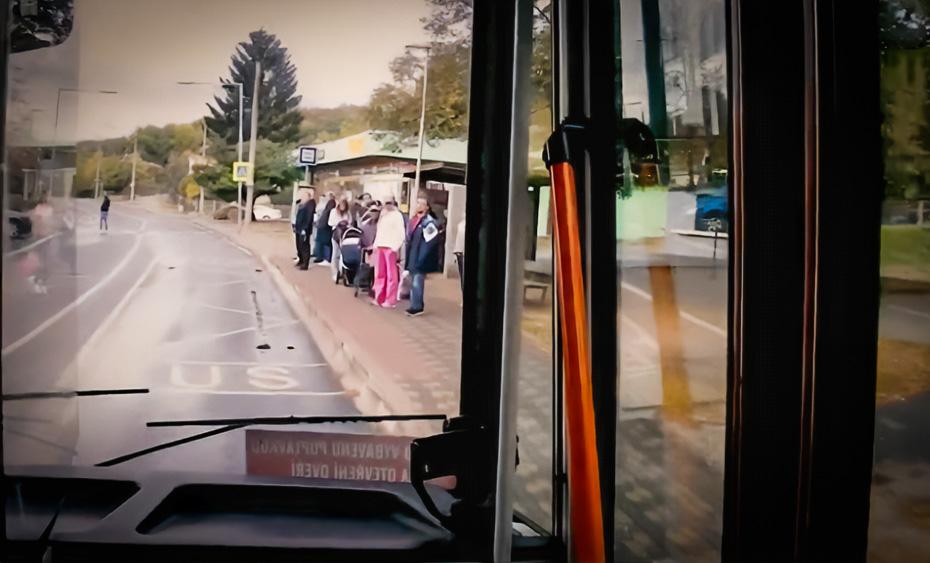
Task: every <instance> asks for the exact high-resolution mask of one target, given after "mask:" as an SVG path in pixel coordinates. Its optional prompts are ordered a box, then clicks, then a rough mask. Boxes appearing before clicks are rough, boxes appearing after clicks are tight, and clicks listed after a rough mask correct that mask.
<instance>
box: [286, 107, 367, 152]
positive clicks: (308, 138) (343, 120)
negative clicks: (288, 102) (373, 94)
mask: <svg viewBox="0 0 930 563" xmlns="http://www.w3.org/2000/svg"><path fill="white" fill-rule="evenodd" d="M300 113H301V114H302V115H303V123H302V124H301V126H300V144H302V145H304V144H312V143H325V142H326V141H332V140H334V139H340V138H342V137H348V136H349V135H355V134H356V133H361V132H362V131H365V130H366V129H369V128H370V126H369V125H368V108H367V107H366V106H353V105H341V106H339V107H335V108H309V109H302V110H300Z"/></svg>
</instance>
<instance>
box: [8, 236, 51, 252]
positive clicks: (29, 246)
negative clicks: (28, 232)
mask: <svg viewBox="0 0 930 563" xmlns="http://www.w3.org/2000/svg"><path fill="white" fill-rule="evenodd" d="M57 236H58V233H55V234H51V235H48V236H45V237H42V238H40V239H39V240H37V241H33V242H31V243H29V244H27V245H26V246H23V247H21V248H17V249H16V250H11V251H9V252H7V253H6V254H4V255H3V257H4V258H10V257H12V256H16V255H17V254H22V253H23V252H28V251H30V250H32V249H33V248H35V247H37V246H39V245H40V244H43V243H46V242H48V241H50V240H52V239H53V238H55V237H57Z"/></svg>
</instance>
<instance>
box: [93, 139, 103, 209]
mask: <svg viewBox="0 0 930 563" xmlns="http://www.w3.org/2000/svg"><path fill="white" fill-rule="evenodd" d="M102 159H103V154H102V153H101V152H100V149H97V175H96V176H95V177H94V199H97V198H99V197H100V161H101V160H102Z"/></svg>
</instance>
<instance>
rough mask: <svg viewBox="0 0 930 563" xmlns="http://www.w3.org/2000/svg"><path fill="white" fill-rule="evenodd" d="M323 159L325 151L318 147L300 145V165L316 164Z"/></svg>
mask: <svg viewBox="0 0 930 563" xmlns="http://www.w3.org/2000/svg"><path fill="white" fill-rule="evenodd" d="M322 159H323V151H321V150H319V149H318V148H316V147H300V148H299V149H297V164H299V165H300V166H315V165H316V163H317V162H319V161H320V160H322Z"/></svg>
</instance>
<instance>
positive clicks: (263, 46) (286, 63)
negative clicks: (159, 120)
mask: <svg viewBox="0 0 930 563" xmlns="http://www.w3.org/2000/svg"><path fill="white" fill-rule="evenodd" d="M231 59H232V62H231V64H230V66H229V78H221V79H220V80H221V82H222V83H223V84H230V85H231V84H233V83H236V82H238V83H240V84H243V95H244V96H245V102H244V107H243V110H244V113H245V116H244V120H243V124H242V131H243V133H242V135H243V139H244V140H245V141H246V142H248V140H249V137H250V136H251V131H250V119H249V114H250V112H251V99H252V91H253V89H254V84H255V61H256V60H258V61H261V63H262V75H261V84H260V87H259V96H260V97H259V101H258V104H259V113H258V136H259V138H262V139H268V140H270V141H273V142H276V143H296V142H297V141H298V139H299V138H300V123H301V120H302V116H301V115H300V112H299V111H297V105H298V104H299V103H300V96H298V95H296V92H297V67H295V66H294V64H293V63H292V62H291V56H290V55H289V54H288V52H287V48H285V47H283V46H282V45H281V41H280V40H279V39H278V38H277V37H276V36H274V35H273V34H270V33H268V32H266V31H265V30H264V29H260V30H258V31H253V32H252V33H250V34H249V41H243V42H241V43H239V45H238V46H237V47H236V52H235V53H233V55H232V57H231ZM225 90H226V94H225V95H224V97H222V98H221V97H219V96H215V97H214V101H215V102H216V105H215V106H214V105H212V104H207V107H209V109H210V113H211V114H212V117H207V126H208V127H209V128H210V129H211V130H212V131H215V132H217V133H218V134H219V135H220V137H222V138H223V139H226V141H227V142H228V143H230V144H234V143H236V141H237V140H238V138H239V88H238V87H236V86H230V87H227V88H225Z"/></svg>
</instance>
